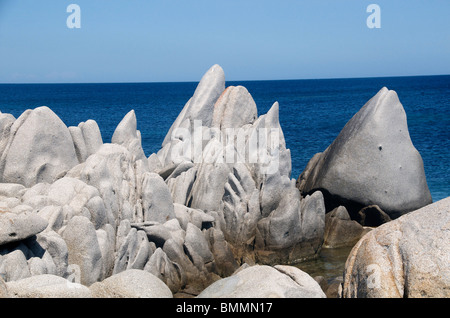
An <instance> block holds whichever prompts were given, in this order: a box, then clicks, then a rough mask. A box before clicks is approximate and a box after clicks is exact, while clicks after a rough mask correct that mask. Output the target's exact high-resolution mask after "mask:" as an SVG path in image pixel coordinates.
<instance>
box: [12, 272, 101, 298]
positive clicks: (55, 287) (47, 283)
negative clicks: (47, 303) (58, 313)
mask: <svg viewBox="0 0 450 318" xmlns="http://www.w3.org/2000/svg"><path fill="white" fill-rule="evenodd" d="M6 287H7V291H8V296H9V297H11V298H91V297H92V293H91V291H90V290H89V288H87V287H86V286H83V285H81V284H78V283H72V282H69V281H68V280H67V279H65V278H62V277H59V276H55V275H50V274H43V275H36V276H32V277H28V278H24V279H21V280H18V281H13V282H7V283H6Z"/></svg>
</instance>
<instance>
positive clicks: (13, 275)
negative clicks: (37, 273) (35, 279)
mask: <svg viewBox="0 0 450 318" xmlns="http://www.w3.org/2000/svg"><path fill="white" fill-rule="evenodd" d="M2 254H3V251H0V276H2V277H3V279H4V280H5V281H6V282H9V281H15V280H20V279H23V278H27V277H30V276H31V273H30V269H29V268H28V263H27V259H26V256H25V254H24V252H23V251H22V250H21V249H15V250H13V251H11V252H8V253H7V254H5V255H4V256H1V255H2Z"/></svg>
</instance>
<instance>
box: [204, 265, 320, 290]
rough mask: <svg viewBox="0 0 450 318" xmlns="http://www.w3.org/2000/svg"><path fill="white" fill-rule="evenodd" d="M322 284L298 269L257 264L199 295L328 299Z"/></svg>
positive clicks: (220, 281) (214, 284) (222, 280)
mask: <svg viewBox="0 0 450 318" xmlns="http://www.w3.org/2000/svg"><path fill="white" fill-rule="evenodd" d="M325 297H326V296H325V294H324V293H323V291H322V290H321V288H320V286H319V284H318V283H317V282H315V281H314V279H313V278H311V277H310V276H309V275H307V274H304V273H301V270H300V269H298V268H291V269H288V267H287V266H283V267H280V268H279V270H277V268H273V267H270V266H267V265H255V266H251V267H248V268H245V269H243V270H241V271H239V272H238V273H237V274H235V275H232V276H230V277H227V278H224V279H221V280H219V281H217V282H215V283H213V284H212V285H210V286H209V287H207V288H206V289H205V290H204V291H203V292H202V293H201V294H200V295H198V298H325Z"/></svg>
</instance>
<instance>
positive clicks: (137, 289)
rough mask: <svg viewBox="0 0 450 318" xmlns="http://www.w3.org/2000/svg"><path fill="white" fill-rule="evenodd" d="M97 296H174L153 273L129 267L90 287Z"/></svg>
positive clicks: (94, 295)
mask: <svg viewBox="0 0 450 318" xmlns="http://www.w3.org/2000/svg"><path fill="white" fill-rule="evenodd" d="M89 289H90V290H91V292H92V294H93V297H95V298H172V297H173V296H172V292H171V291H170V289H169V287H167V285H165V284H164V283H163V282H162V281H161V280H160V279H159V278H157V277H156V276H154V275H153V274H151V273H149V272H147V271H143V270H138V269H129V270H126V271H123V272H121V273H119V274H115V275H113V276H110V277H108V278H106V279H105V280H103V281H101V282H98V283H95V284H93V285H91V286H90V287H89Z"/></svg>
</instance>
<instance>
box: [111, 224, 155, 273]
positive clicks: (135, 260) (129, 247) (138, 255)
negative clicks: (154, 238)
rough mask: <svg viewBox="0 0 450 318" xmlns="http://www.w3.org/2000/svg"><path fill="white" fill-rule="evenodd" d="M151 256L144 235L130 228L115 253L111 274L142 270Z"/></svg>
mask: <svg viewBox="0 0 450 318" xmlns="http://www.w3.org/2000/svg"><path fill="white" fill-rule="evenodd" d="M151 254H152V251H151V248H150V244H149V241H148V240H147V235H146V233H145V232H144V231H142V230H140V231H138V230H136V228H132V229H131V230H130V231H129V232H128V235H127V236H126V238H125V240H124V242H123V243H122V245H121V247H120V248H119V250H118V251H117V255H116V259H115V263H114V270H113V274H117V273H120V272H122V271H125V270H128V269H144V266H145V264H146V263H147V261H148V259H149V258H150V256H151Z"/></svg>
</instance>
